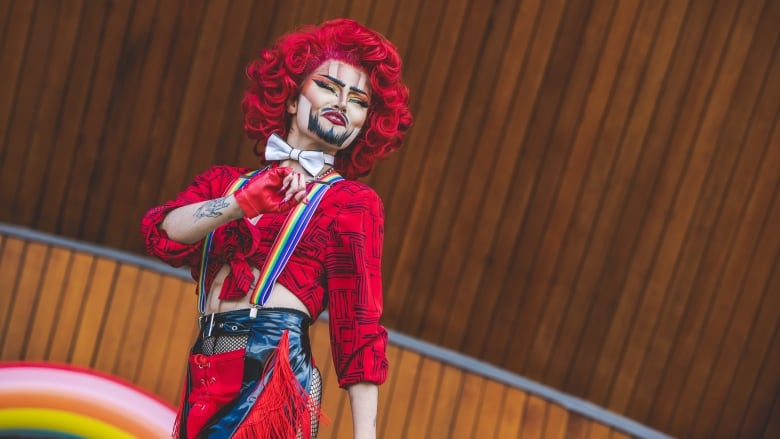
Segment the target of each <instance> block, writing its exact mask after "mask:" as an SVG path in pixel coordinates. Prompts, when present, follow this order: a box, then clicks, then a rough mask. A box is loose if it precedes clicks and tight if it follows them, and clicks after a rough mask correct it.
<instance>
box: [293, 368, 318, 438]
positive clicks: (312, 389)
mask: <svg viewBox="0 0 780 439" xmlns="http://www.w3.org/2000/svg"><path fill="white" fill-rule="evenodd" d="M309 395H311V400H312V403H313V404H315V405H316V406H317V408H319V407H322V376H321V375H320V370H319V369H317V368H316V367H315V368H313V369H312V371H311V384H310V385H309ZM318 412H319V410H312V412H311V413H312V414H311V439H317V433H318V431H319V429H320V417H319V413H318ZM298 439H303V432H302V431H299V432H298Z"/></svg>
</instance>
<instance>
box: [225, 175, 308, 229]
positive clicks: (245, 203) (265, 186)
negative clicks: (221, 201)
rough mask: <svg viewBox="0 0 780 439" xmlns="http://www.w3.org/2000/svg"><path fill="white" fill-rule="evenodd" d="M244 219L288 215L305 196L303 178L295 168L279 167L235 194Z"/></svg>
mask: <svg viewBox="0 0 780 439" xmlns="http://www.w3.org/2000/svg"><path fill="white" fill-rule="evenodd" d="M233 196H234V197H235V198H236V202H237V203H238V206H239V207H240V208H241V210H242V211H243V212H244V215H245V216H247V217H249V218H254V217H256V216H258V215H260V214H261V213H279V212H286V211H288V210H290V209H292V208H293V207H295V205H296V204H298V203H299V202H300V201H301V200H302V199H303V197H305V196H306V185H305V183H304V182H303V176H302V175H301V174H298V173H294V172H293V170H292V168H288V167H281V166H280V167H276V168H271V169H269V170H267V171H265V172H262V173H260V174H258V175H255V176H254V177H253V178H252V179H251V180H249V182H247V183H246V184H245V185H243V186H242V187H240V188H239V189H238V190H237V191H236V192H234V193H233Z"/></svg>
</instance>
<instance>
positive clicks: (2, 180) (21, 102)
mask: <svg viewBox="0 0 780 439" xmlns="http://www.w3.org/2000/svg"><path fill="white" fill-rule="evenodd" d="M59 8H60V2H59V1H53V2H52V4H50V5H49V7H36V8H35V13H34V16H33V18H32V22H31V24H30V28H29V35H28V36H27V37H28V38H29V39H28V38H21V40H22V41H26V43H27V45H26V47H25V50H26V52H25V56H24V58H23V59H22V66H21V68H20V72H19V83H18V85H17V87H18V89H17V91H16V100H15V102H14V107H13V111H12V113H11V118H10V120H9V121H8V123H7V124H6V127H7V130H3V131H1V132H2V133H4V134H3V137H4V139H3V140H5V141H6V142H7V144H8V145H9V146H8V147H7V148H6V149H5V152H4V154H3V156H2V158H3V162H2V163H1V164H0V184H2V186H3V187H5V188H14V190H4V191H2V192H0V204H2V205H3V206H13V205H14V198H15V197H16V193H17V191H18V190H19V187H20V185H21V184H22V182H23V180H22V178H23V175H22V170H23V164H24V163H25V161H26V159H27V157H28V155H29V154H28V152H29V149H28V148H29V145H30V142H31V140H32V135H33V127H34V125H33V121H35V119H37V117H38V114H39V110H40V106H39V105H40V102H41V100H42V99H43V93H42V92H43V90H42V87H41V84H42V83H43V82H44V78H45V72H46V70H47V67H48V63H49V61H50V55H51V52H50V50H51V46H52V39H53V38H52V33H53V32H54V30H55V28H56V26H55V22H56V17H57V15H59ZM33 54H37V55H38V56H37V57H36V56H33ZM39 57H40V58H42V61H41V59H39ZM11 145H13V146H15V147H11ZM19 145H24V147H23V148H20V147H19ZM20 164H21V166H20ZM5 214H10V215H9V216H8V217H6V218H4V219H6V220H8V219H11V220H14V221H18V220H19V217H18V212H17V211H14V210H13V209H10V210H8V211H7V212H6V213H5Z"/></svg>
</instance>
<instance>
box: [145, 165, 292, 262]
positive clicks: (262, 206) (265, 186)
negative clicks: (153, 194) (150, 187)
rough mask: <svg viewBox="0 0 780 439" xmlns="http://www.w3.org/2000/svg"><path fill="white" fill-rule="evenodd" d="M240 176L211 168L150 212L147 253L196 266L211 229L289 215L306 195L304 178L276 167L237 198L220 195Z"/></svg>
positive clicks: (236, 196)
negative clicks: (247, 218)
mask: <svg viewBox="0 0 780 439" xmlns="http://www.w3.org/2000/svg"><path fill="white" fill-rule="evenodd" d="M238 176H239V171H238V170H237V169H236V168H231V167H227V166H212V167H211V168H210V169H209V170H207V171H206V172H204V173H203V174H200V175H198V176H197V177H195V180H194V181H193V182H192V184H190V185H189V186H188V187H187V188H186V189H185V190H184V191H182V192H180V193H179V194H178V195H177V197H176V198H175V199H173V200H171V201H167V202H166V203H164V204H162V205H161V206H157V207H154V208H152V209H150V210H149V211H148V212H146V214H145V215H144V217H143V220H142V222H141V233H142V234H143V236H144V241H145V243H146V250H147V252H148V253H149V254H150V255H152V256H156V257H158V258H160V259H162V260H163V261H165V262H167V263H169V264H171V265H173V266H174V267H179V266H183V265H187V266H190V267H193V266H195V265H197V264H198V261H199V257H200V255H199V253H200V248H201V242H202V239H203V238H204V237H205V236H206V235H207V234H208V233H209V232H210V231H211V230H214V229H216V228H217V227H219V226H221V225H222V224H225V223H227V222H229V221H232V220H234V219H237V218H241V217H243V216H250V217H252V218H253V217H255V216H257V215H260V214H261V213H271V212H284V211H286V210H288V209H290V208H292V207H293V206H294V205H295V204H297V203H298V202H300V200H301V199H303V197H304V196H305V195H306V192H305V183H304V182H303V177H302V176H301V175H300V174H297V173H293V172H292V170H291V169H290V168H280V167H277V168H273V169H270V170H268V171H265V172H263V173H261V174H258V175H256V176H255V177H254V178H253V179H252V180H251V181H249V182H248V183H247V184H245V185H244V186H243V187H242V188H241V189H239V190H238V191H236V192H235V194H234V195H228V196H221V195H222V194H223V193H224V191H225V188H226V187H227V186H229V185H230V184H231V183H232V182H234V181H235V179H236V178H237V177H238Z"/></svg>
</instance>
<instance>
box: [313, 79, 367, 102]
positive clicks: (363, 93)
mask: <svg viewBox="0 0 780 439" xmlns="http://www.w3.org/2000/svg"><path fill="white" fill-rule="evenodd" d="M320 76H322V77H323V78H326V79H327V80H328V81H331V82H333V83H334V84H336V85H338V86H339V87H341V88H344V87H346V86H347V84H345V83H344V81H342V80H340V79H338V78H334V77H333V76H330V75H326V74H322V75H320ZM349 89H350V90H351V91H353V92H355V93H359V94H362V95H363V96H365V97H366V98H368V93H366V92H365V91H363V90H361V89H359V88H357V87H349Z"/></svg>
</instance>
